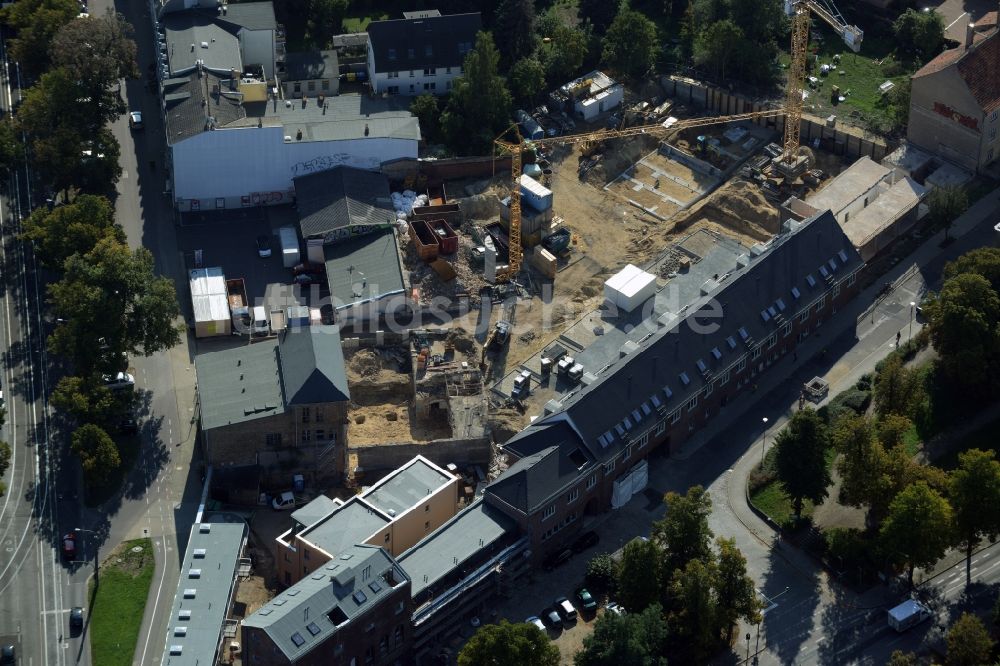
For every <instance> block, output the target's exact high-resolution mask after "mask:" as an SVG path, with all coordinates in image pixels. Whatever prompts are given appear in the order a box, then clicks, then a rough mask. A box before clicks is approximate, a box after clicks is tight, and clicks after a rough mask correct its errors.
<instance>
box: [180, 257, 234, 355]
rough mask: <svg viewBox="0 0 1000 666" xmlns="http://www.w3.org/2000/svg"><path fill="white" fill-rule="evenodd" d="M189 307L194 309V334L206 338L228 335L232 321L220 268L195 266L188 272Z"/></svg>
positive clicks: (224, 278) (224, 280)
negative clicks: (189, 281)
mask: <svg viewBox="0 0 1000 666" xmlns="http://www.w3.org/2000/svg"><path fill="white" fill-rule="evenodd" d="M190 279H191V307H192V309H193V310H194V335H195V337H197V338H206V337H210V336H213V335H229V334H230V332H231V331H232V323H231V319H230V317H229V301H228V298H227V293H226V276H225V275H223V274H222V269H221V268H218V267H213V268H197V269H195V270H192V271H191V273H190Z"/></svg>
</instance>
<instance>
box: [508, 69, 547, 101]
mask: <svg viewBox="0 0 1000 666" xmlns="http://www.w3.org/2000/svg"><path fill="white" fill-rule="evenodd" d="M508 81H509V82H510V91H511V93H512V94H513V95H514V99H515V100H517V101H518V102H521V103H523V104H524V105H525V106H533V105H534V103H535V100H536V99H537V98H538V94H539V93H541V92H542V91H543V90H544V89H545V68H544V67H542V63H540V62H538V60H536V59H535V58H522V59H520V60H518V61H517V62H515V63H514V66H513V67H511V68H510V76H509V77H508Z"/></svg>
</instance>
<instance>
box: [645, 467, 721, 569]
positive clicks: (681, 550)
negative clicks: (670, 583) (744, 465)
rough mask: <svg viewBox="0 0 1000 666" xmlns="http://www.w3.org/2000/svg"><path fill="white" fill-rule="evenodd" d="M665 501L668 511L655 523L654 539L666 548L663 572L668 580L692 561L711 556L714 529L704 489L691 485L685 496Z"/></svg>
mask: <svg viewBox="0 0 1000 666" xmlns="http://www.w3.org/2000/svg"><path fill="white" fill-rule="evenodd" d="M663 501H664V503H665V504H666V505H667V512H666V514H665V515H664V516H663V518H662V519H661V520H658V521H657V522H655V523H653V537H654V540H655V541H656V542H658V543H659V545H660V546H662V547H663V573H664V576H666V577H668V578H669V577H670V576H671V575H673V572H674V571H677V570H678V569H683V568H684V567H686V566H687V563H688V562H690V561H691V560H697V559H704V558H706V557H708V556H709V555H710V554H711V552H712V548H711V544H712V530H711V529H709V527H708V517H709V515H711V513H712V499H711V497H709V494H708V492H706V491H705V489H704V488H702V487H701V486H691V487H690V488H688V491H687V493H686V494H684V495H678V494H677V493H675V492H669V493H667V494H666V495H665V496H664V497H663Z"/></svg>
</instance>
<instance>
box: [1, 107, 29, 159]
mask: <svg viewBox="0 0 1000 666" xmlns="http://www.w3.org/2000/svg"><path fill="white" fill-rule="evenodd" d="M23 158H24V146H23V145H22V144H21V138H20V137H19V136H18V133H17V128H16V127H15V125H14V122H13V121H12V120H11V119H10V117H9V116H6V117H4V118H0V173H10V172H11V171H12V170H14V168H16V166H17V165H18V164H19V163H20V162H21V160H22V159H23Z"/></svg>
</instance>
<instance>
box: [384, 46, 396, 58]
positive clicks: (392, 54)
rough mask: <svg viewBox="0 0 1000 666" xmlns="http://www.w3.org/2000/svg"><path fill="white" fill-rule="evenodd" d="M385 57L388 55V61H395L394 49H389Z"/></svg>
mask: <svg viewBox="0 0 1000 666" xmlns="http://www.w3.org/2000/svg"><path fill="white" fill-rule="evenodd" d="M386 55H388V57H389V60H395V59H396V49H389V51H388V52H387V54H386Z"/></svg>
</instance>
